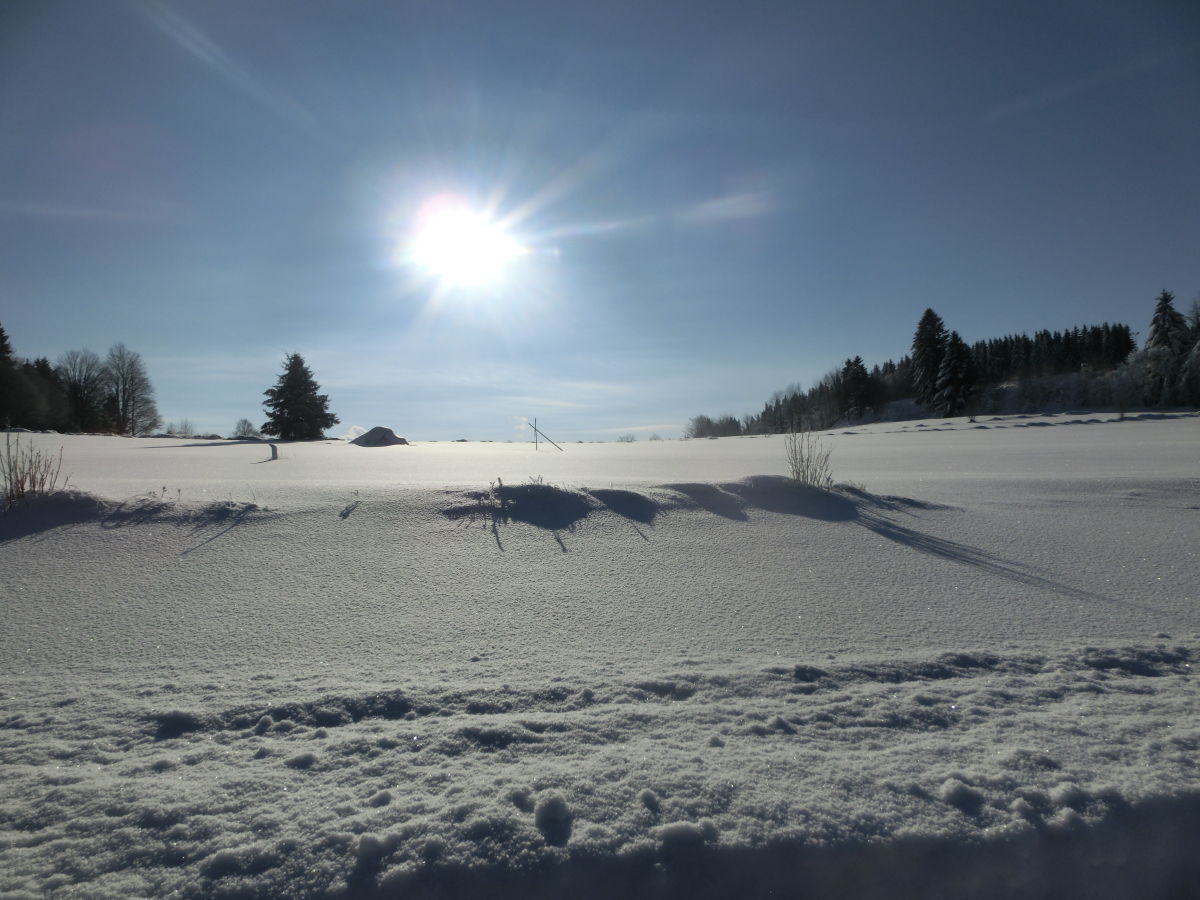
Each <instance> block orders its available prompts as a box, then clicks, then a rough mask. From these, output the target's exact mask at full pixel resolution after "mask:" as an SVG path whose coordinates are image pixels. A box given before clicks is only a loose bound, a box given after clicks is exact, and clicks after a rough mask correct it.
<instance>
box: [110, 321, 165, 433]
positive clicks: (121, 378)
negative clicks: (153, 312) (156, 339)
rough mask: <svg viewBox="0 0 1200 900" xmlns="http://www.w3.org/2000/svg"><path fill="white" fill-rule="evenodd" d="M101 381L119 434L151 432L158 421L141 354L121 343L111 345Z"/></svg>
mask: <svg viewBox="0 0 1200 900" xmlns="http://www.w3.org/2000/svg"><path fill="white" fill-rule="evenodd" d="M104 381H105V387H106V388H107V389H108V393H109V397H110V399H111V402H112V407H113V411H114V413H115V416H116V422H114V423H113V424H114V425H115V426H116V429H117V431H118V432H120V433H121V434H129V435H139V434H146V433H148V432H151V431H153V430H154V429H155V428H157V427H158V426H159V423H160V422H161V421H162V419H161V417H160V416H159V415H158V407H157V406H155V404H154V388H153V386H151V384H150V377H149V376H148V375H147V374H146V365H145V363H143V362H142V355H141V354H140V353H135V352H134V351H133V350H130V349H129V348H128V347H126V346H125V345H124V344H120V343H118V344H113V346H112V349H110V350H109V351H108V359H107V360H105V363H104Z"/></svg>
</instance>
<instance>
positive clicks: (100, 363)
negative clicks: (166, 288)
mask: <svg viewBox="0 0 1200 900" xmlns="http://www.w3.org/2000/svg"><path fill="white" fill-rule="evenodd" d="M160 422H161V419H160V417H159V415H158V409H157V407H156V406H155V402H154V388H153V386H152V385H151V384H150V378H149V376H148V375H147V374H146V366H145V363H143V362H142V357H141V354H139V353H135V352H134V351H132V350H130V349H129V348H128V347H126V346H125V345H124V344H114V345H113V346H112V348H110V349H109V351H108V355H107V356H106V357H103V358H101V357H100V356H99V355H98V354H96V353H94V352H92V351H91V350H86V349H85V350H71V351H68V352H67V353H64V354H63V355H62V356H60V357H59V358H58V361H57V362H56V363H54V364H53V365H51V363H50V360H48V359H46V358H45V357H41V358H39V359H34V360H28V359H20V358H18V357H16V356H14V355H13V349H12V344H11V342H10V341H9V337H8V334H7V333H6V332H5V330H4V328H3V326H0V428H28V429H30V430H32V431H46V430H52V431H72V432H87V433H103V434H128V435H139V434H147V433H149V432H152V431H154V430H155V429H156V428H158V426H159V423H160Z"/></svg>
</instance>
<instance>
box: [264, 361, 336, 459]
mask: <svg viewBox="0 0 1200 900" xmlns="http://www.w3.org/2000/svg"><path fill="white" fill-rule="evenodd" d="M319 390H320V385H318V384H317V382H316V381H315V380H314V379H313V373H312V370H311V369H309V368H308V366H306V365H305V364H304V358H303V357H301V356H300V354H299V353H292V354H289V355H288V356H287V358H286V359H284V361H283V374H282V375H280V376H279V381H278V382H277V383H276V385H275V387H273V388H268V389H267V390H265V391H263V396H265V397H266V398H267V399H266V400H265V401H263V407H264V408H265V409H266V410H267V421H266V422H264V423H263V426H262V431H263V434H272V435H278V436H279V437H280V438H281V439H283V440H285V441H315V440H319V439H320V438H322V437H323V436H324V434H325V429H326V428H331V427H332V426H334V425H336V424H337V423H338V421H339V420H338V417H337V416H335V415H334V414H333V413H331V412H330V411H329V397H328V396H326V395H325V394H319V393H317V391H319Z"/></svg>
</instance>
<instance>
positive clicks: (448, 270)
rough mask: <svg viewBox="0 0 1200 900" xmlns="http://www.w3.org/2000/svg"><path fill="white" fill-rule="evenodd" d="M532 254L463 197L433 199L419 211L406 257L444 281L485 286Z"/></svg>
mask: <svg viewBox="0 0 1200 900" xmlns="http://www.w3.org/2000/svg"><path fill="white" fill-rule="evenodd" d="M526 253H528V250H527V249H526V248H525V247H523V246H521V244H519V243H518V242H517V241H516V240H515V239H514V238H513V237H512V236H511V235H510V234H509V233H508V232H507V231H506V230H505V229H504V227H503V225H500V224H498V223H496V222H494V221H492V220H491V219H489V218H488V217H487V216H486V215H483V214H482V213H479V212H476V211H475V210H473V209H472V208H471V207H470V206H469V205H467V203H466V202H465V201H464V200H462V199H461V198H458V197H453V196H446V195H443V196H439V197H434V198H433V199H431V200H428V201H426V203H425V204H424V205H423V206H422V207H421V209H420V211H419V212H418V213H417V218H416V222H415V223H414V227H413V232H412V235H411V238H410V241H409V243H408V247H407V253H406V256H407V258H408V260H409V261H410V262H411V263H413V264H414V265H416V266H417V267H418V268H420V269H422V270H424V271H425V272H428V273H429V274H430V275H432V276H434V277H435V278H437V279H438V280H439V281H441V282H443V283H446V284H451V285H461V286H473V285H483V284H488V283H491V282H494V281H496V280H497V279H499V278H500V276H501V275H502V273H503V272H504V269H505V268H506V267H507V266H508V264H509V263H511V262H512V261H513V260H514V259H516V258H517V257H519V256H523V255H525V254H526Z"/></svg>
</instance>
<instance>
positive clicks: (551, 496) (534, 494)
mask: <svg viewBox="0 0 1200 900" xmlns="http://www.w3.org/2000/svg"><path fill="white" fill-rule="evenodd" d="M496 499H497V500H498V501H499V503H500V509H499V511H498V513H497V518H499V519H500V521H502V522H505V523H507V522H510V521H512V522H524V523H526V524H527V525H536V526H537V527H538V528H545V529H547V530H548V531H561V530H562V529H564V528H565V529H571V528H574V527H575V523H576V522H578V521H579V520H580V519H583V518H584V517H586V516H587V514H588V513H589V512H591V511H592V509H593V505H592V501H591V500H589V499H588V498H587V497H586V496H584V495H583V494H580V493H577V492H575V491H568V490H564V489H563V488H558V487H554V486H553V485H550V484H518V485H502V486H501V487H498V488H496Z"/></svg>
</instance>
